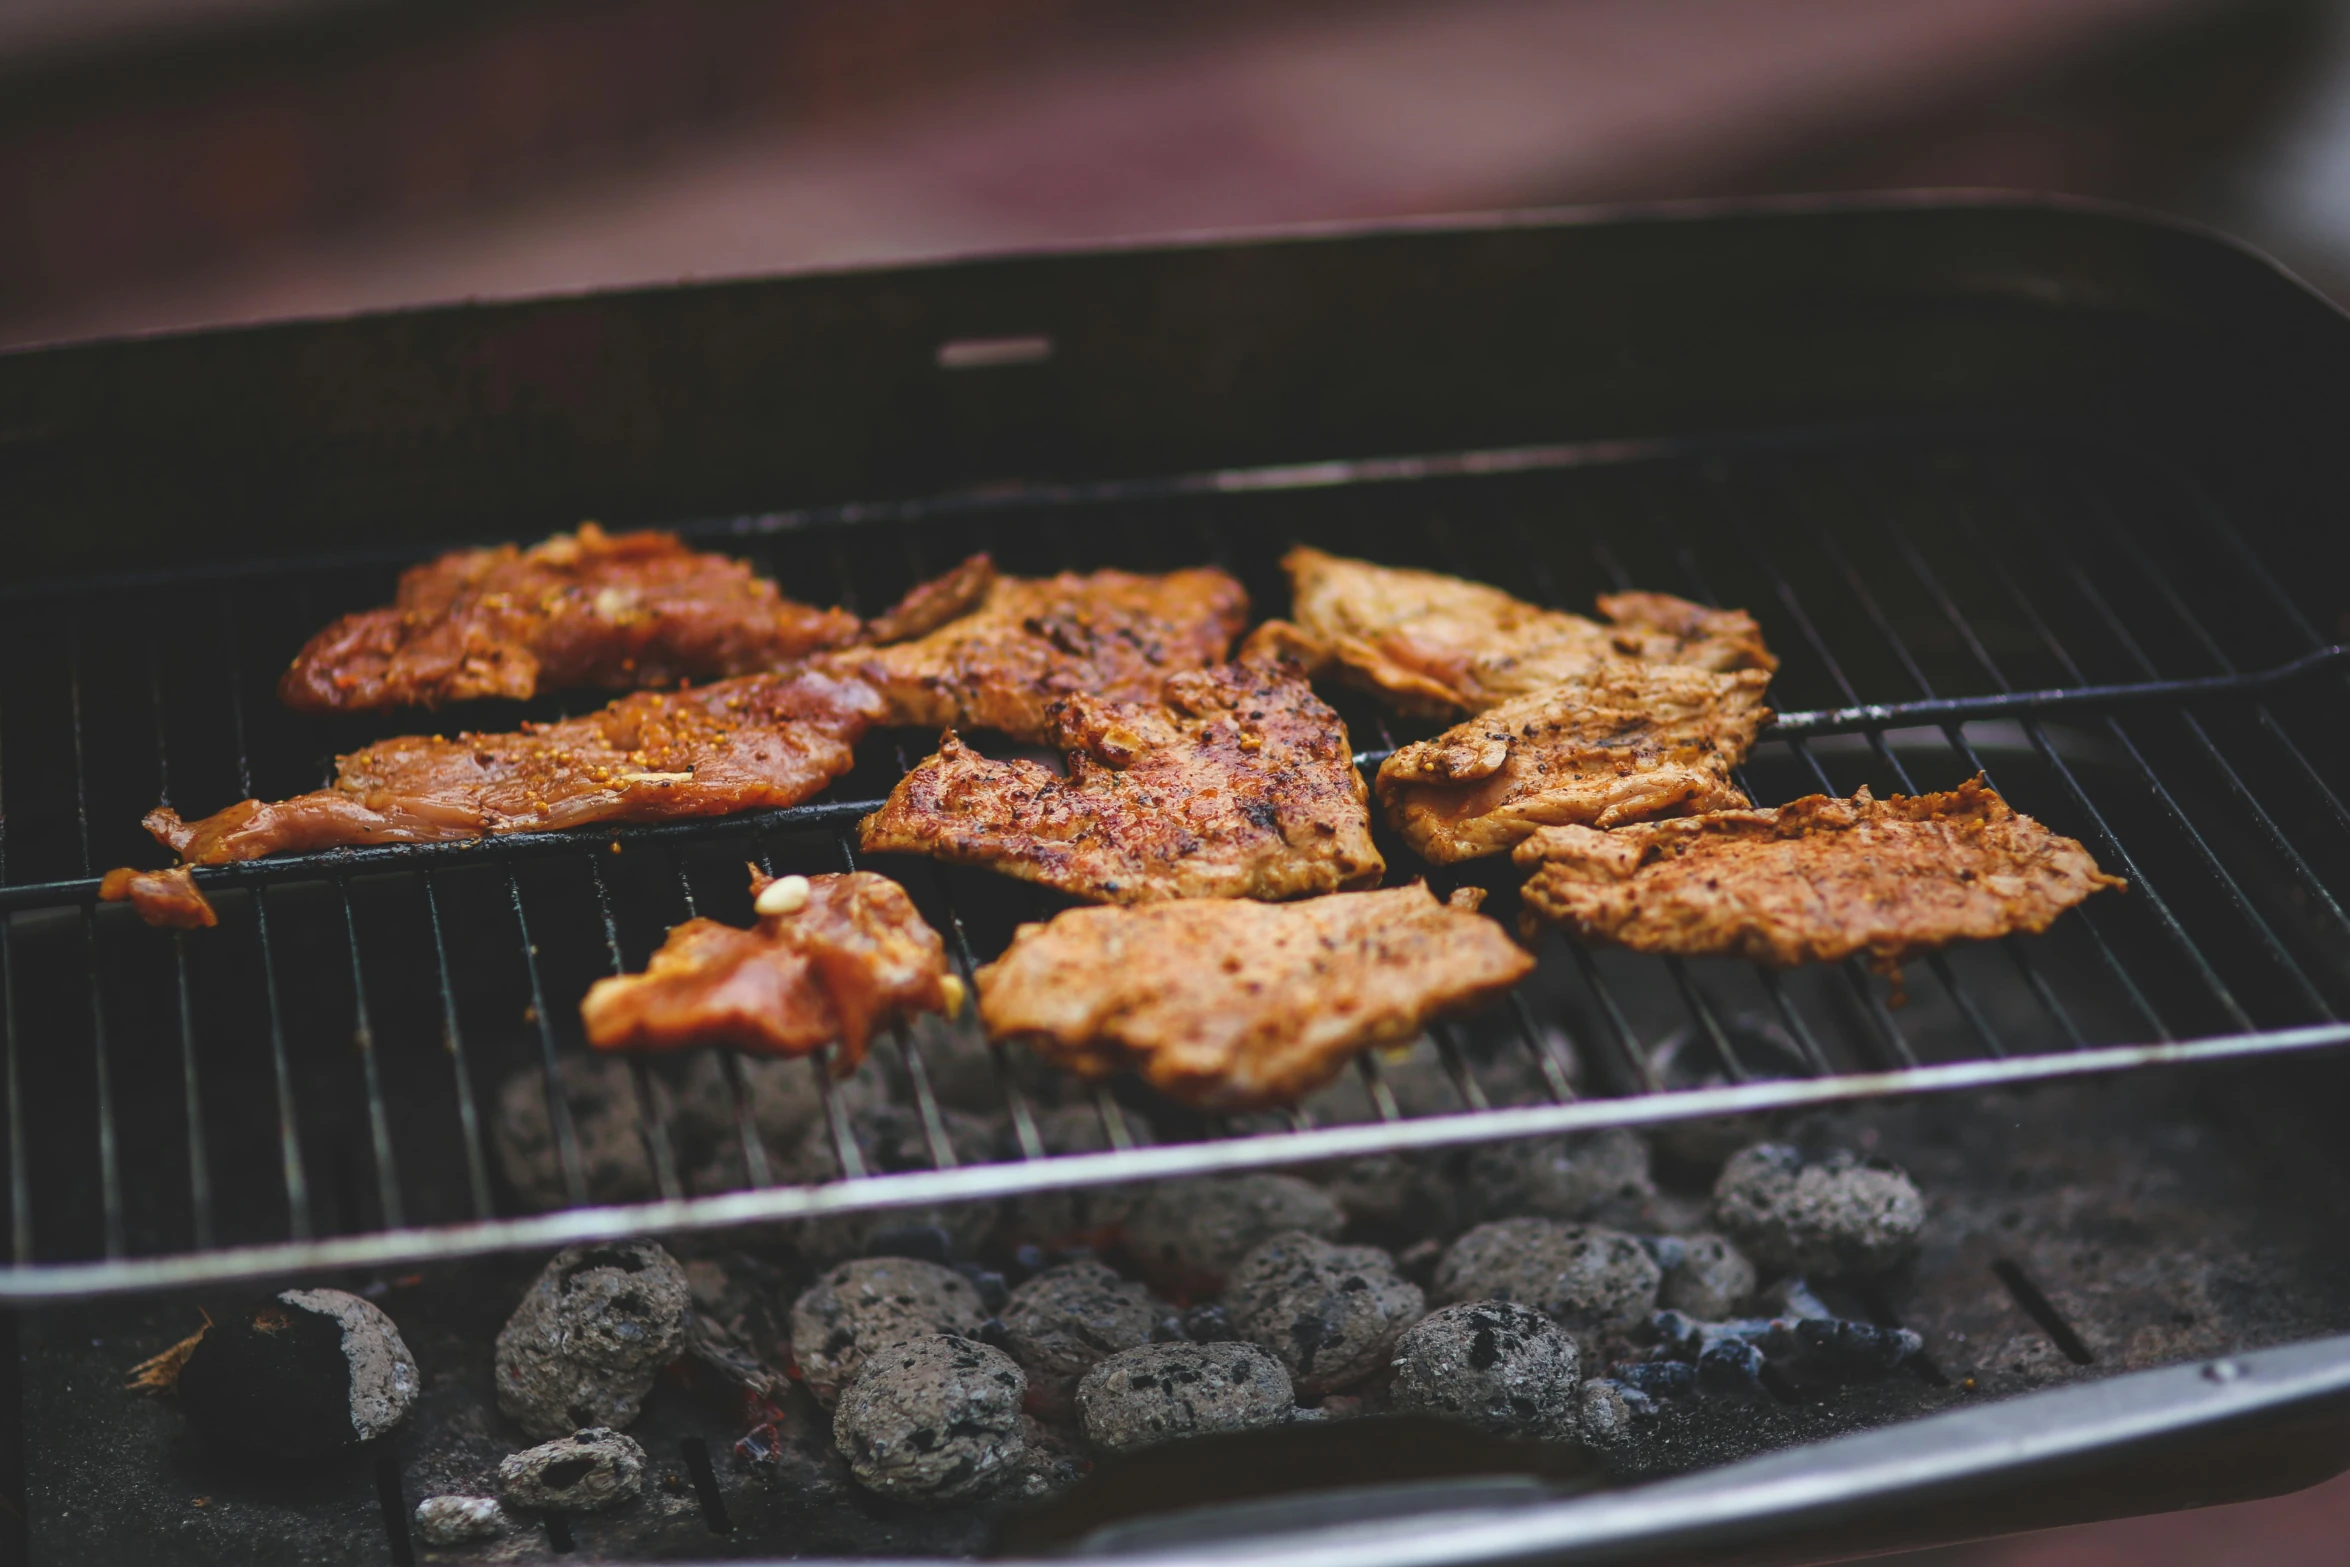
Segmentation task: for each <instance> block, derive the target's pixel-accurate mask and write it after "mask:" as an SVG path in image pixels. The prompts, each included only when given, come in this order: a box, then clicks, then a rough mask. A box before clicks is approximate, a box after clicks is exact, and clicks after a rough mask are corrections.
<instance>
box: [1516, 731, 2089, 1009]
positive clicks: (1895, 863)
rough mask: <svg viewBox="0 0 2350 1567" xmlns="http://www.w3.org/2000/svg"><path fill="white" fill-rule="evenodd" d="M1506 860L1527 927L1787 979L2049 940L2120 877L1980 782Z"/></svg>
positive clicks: (1599, 835) (1630, 832)
mask: <svg viewBox="0 0 2350 1567" xmlns="http://www.w3.org/2000/svg"><path fill="white" fill-rule="evenodd" d="M1514 858H1515V859H1516V860H1517V862H1518V864H1520V865H1522V866H1524V867H1526V868H1527V869H1528V870H1530V871H1531V872H1532V873H1533V874H1532V875H1531V876H1530V877H1529V878H1528V879H1527V882H1526V885H1525V889H1524V899H1525V906H1526V909H1527V914H1528V918H1529V919H1530V920H1531V919H1532V918H1534V917H1537V916H1539V917H1540V918H1542V919H1546V920H1551V921H1555V922H1556V923H1558V924H1560V925H1563V926H1565V927H1566V928H1567V929H1568V930H1569V931H1570V932H1572V933H1573V934H1575V935H1577V936H1580V937H1582V938H1584V939H1585V940H1588V941H1613V942H1619V943H1621V944H1622V945H1624V946H1627V947H1631V948H1633V949H1635V950H1637V951H1641V952H1675V953H1682V954H1686V955H1689V956H1697V955H1699V954H1705V953H1727V954H1730V955H1733V956H1736V957H1743V958H1750V959H1752V960H1754V961H1755V962H1758V963H1772V964H1778V965H1781V966H1785V965H1789V964H1795V963H1801V962H1804V961H1806V960H1807V959H1809V960H1818V961H1823V962H1825V961H1831V960H1834V959H1838V958H1844V957H1849V956H1851V955H1852V954H1854V953H1864V954H1866V955H1867V956H1868V958H1869V960H1870V961H1871V962H1872V963H1873V964H1875V965H1876V966H1877V967H1879V968H1880V969H1885V970H1890V969H1891V968H1892V967H1893V966H1894V965H1896V964H1898V963H1899V962H1901V960H1902V959H1904V958H1906V957H1908V956H1910V955H1911V954H1913V953H1917V952H1923V951H1927V950H1930V949H1932V948H1935V947H1940V946H1944V945H1946V944H1948V943H1950V942H1953V941H1964V940H1976V941H1980V940H1987V939H1989V938H1990V937H1993V936H2004V935H2006V934H2007V933H2009V932H2010V931H2018V930H2021V931H2032V932H2038V931H2042V930H2046V929H2047V928H2048V926H2049V924H2050V922H2051V921H2053V920H2054V919H2055V918H2056V916H2057V915H2059V914H2061V913H2063V912H2064V911H2065V910H2066V909H2069V908H2071V907H2072V906H2073V905H2074V904H2076V903H2078V902H2080V901H2081V900H2082V899H2083V898H2086V897H2088V896H2089V894H2091V893H2093V892H2095V891H2097V890H2098V889H2099V888H2100V887H2119V886H2122V885H2123V883H2122V881H2121V879H2120V878H2119V877H2115V876H2108V875H2106V874H2105V873H2104V872H2103V871H2100V870H2099V869H2098V868H2097V862H2096V861H2095V860H2093V859H2091V858H2090V857H2089V851H2088V850H2087V849H2085V848H2083V847H2082V846H2081V845H2080V844H2079V843H2078V842H2076V841H2075V840H2073V839H2071V838H2066V837H2062V836H2060V835H2058V834H2056V833H2052V832H2050V831H2049V830H2048V829H2047V828H2045V827H2043V826H2041V825H2040V824H2039V823H2038V822H2036V821H2034V820H2032V818H2030V817H2029V816H2020V815H2018V814H2016V812H2015V811H2013V810H2011V809H2010V808H2009V807H2008V804H2007V802H2006V801H2005V800H2002V799H2001V798H2000V797H1999V796H1998V794H1997V793H1995V792H1994V791H1993V790H1992V789H1991V788H1990V787H1989V786H1988V785H1986V784H1985V783H1984V782H1983V780H1982V779H1981V778H1979V777H1978V778H1975V779H1972V780H1970V781H1969V782H1967V783H1965V784H1962V785H1960V786H1959V787H1958V788H1956V789H1954V790H1952V791H1950V792H1949V793H1947V794H1921V795H1914V796H1907V795H1895V796H1894V797H1893V798H1891V799H1889V800H1877V799H1872V798H1871V797H1870V795H1869V792H1868V791H1867V790H1866V789H1863V790H1862V791H1861V792H1860V793H1858V794H1856V795H1854V796H1853V797H1852V798H1851V799H1849V800H1840V799H1837V798H1835V797H1834V796H1832V795H1824V794H1815V795H1808V796H1806V797H1805V798H1803V799H1800V800H1796V801H1793V802H1791V803H1789V804H1787V805H1783V806H1780V807H1779V808H1777V809H1776V810H1766V811H1722V812H1717V813H1716V814H1714V815H1711V816H1693V817H1688V818H1685V819H1682V820H1679V821H1665V822H1643V823H1639V824H1636V825H1634V826H1630V827H1619V828H1617V829H1616V830H1615V831H1614V832H1595V831H1593V830H1592V829H1591V828H1589V827H1545V828H1543V829H1542V830H1541V831H1539V832H1537V833H1535V834H1534V835H1533V836H1532V837H1530V838H1528V839H1527V840H1526V841H1525V842H1524V843H1521V844H1519V845H1518V847H1517V850H1516V853H1515V855H1514Z"/></svg>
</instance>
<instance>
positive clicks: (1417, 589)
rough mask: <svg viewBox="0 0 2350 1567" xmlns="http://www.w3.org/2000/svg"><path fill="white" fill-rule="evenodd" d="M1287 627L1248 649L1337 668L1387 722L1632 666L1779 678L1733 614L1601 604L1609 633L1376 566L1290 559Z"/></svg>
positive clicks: (1611, 599)
mask: <svg viewBox="0 0 2350 1567" xmlns="http://www.w3.org/2000/svg"><path fill="white" fill-rule="evenodd" d="M1281 564H1282V566H1283V568H1284V569H1286V570H1287V571H1288V573H1289V582H1290V596H1291V608H1290V616H1291V619H1290V621H1268V622H1267V623H1266V624H1265V625H1263V626H1260V627H1259V628H1258V629H1257V631H1256V632H1255V633H1254V634H1253V635H1252V636H1251V638H1250V646H1251V647H1252V649H1269V650H1279V651H1284V652H1287V653H1289V654H1290V656H1292V657H1294V658H1297V659H1298V660H1299V661H1300V662H1302V663H1304V664H1305V665H1306V666H1307V667H1308V669H1309V670H1313V671H1316V672H1318V671H1320V670H1322V669H1324V668H1328V667H1331V666H1333V665H1334V666H1336V668H1337V669H1338V671H1339V672H1340V673H1341V674H1342V675H1343V676H1344V677H1345V678H1346V679H1347V680H1349V681H1350V682H1352V683H1354V684H1356V685H1360V686H1365V687H1368V688H1369V689H1371V690H1373V691H1376V692H1378V693H1380V694H1381V695H1382V696H1383V697H1385V698H1386V700H1387V701H1388V702H1389V704H1390V705H1392V706H1394V707H1395V708H1396V709H1397V710H1398V711H1401V712H1406V713H1414V714H1419V715H1422V716H1426V717H1435V718H1441V717H1445V716H1447V715H1449V714H1452V713H1455V712H1459V711H1462V710H1466V711H1468V712H1472V713H1475V712H1482V711H1484V710H1485V709H1486V708H1489V707H1492V706H1494V705H1495V704H1496V703H1500V702H1506V701H1508V700H1509V699H1510V698H1512V697H1518V696H1527V695H1531V694H1532V693H1534V692H1536V691H1540V690H1544V689H1546V688H1548V687H1550V686H1554V685H1557V684H1559V683H1560V682H1561V681H1564V680H1568V679H1572V678H1573V677H1574V676H1576V675H1578V674H1580V673H1582V672H1583V671H1585V670H1587V669H1589V668H1590V667H1591V666H1592V665H1593V664H1596V663H1598V662H1600V661H1601V660H1603V659H1611V658H1638V659H1646V660H1649V661H1651V662H1654V663H1662V664H1689V665H1693V666H1695V667H1696V668H1699V669H1711V670H1731V669H1761V670H1771V669H1776V668H1777V667H1778V663H1779V661H1778V660H1777V659H1776V658H1773V657H1772V656H1771V653H1770V650H1769V649H1767V648H1765V647H1764V646H1763V640H1762V630H1761V628H1760V627H1758V626H1757V625H1756V624H1755V623H1754V620H1753V618H1752V617H1751V616H1749V615H1747V614H1746V612H1745V611H1743V610H1735V609H1729V610H1721V609H1708V608H1706V607H1705V606H1704V605H1702V604H1692V603H1690V602H1689V601H1688V600H1686V599H1677V598H1674V597H1672V596H1671V595H1670V594H1665V593H1609V594H1603V595H1602V596H1601V597H1600V600H1599V612H1600V613H1601V614H1603V615H1605V616H1607V618H1608V620H1609V621H1610V622H1611V624H1609V625H1604V626H1603V625H1601V624H1599V623H1598V622H1597V621H1593V620H1586V619H1584V618H1583V617H1582V616H1581V615H1570V614H1567V613H1565V612H1564V611H1561V610H1555V609H1544V608H1542V607H1540V606H1539V605H1535V604H1529V603H1527V602H1525V601H1524V600H1523V599H1516V598H1512V597H1511V596H1510V595H1509V594H1507V593H1504V592H1502V591H1501V589H1499V588H1493V587H1487V586H1486V585H1485V584H1483V583H1481V582H1468V581H1464V580H1462V579H1461V578H1459V577H1447V576H1444V575H1442V574H1441V573H1438V572H1433V571H1411V570H1406V569H1404V568H1402V567H1397V566H1380V565H1375V564H1373V563H1372V562H1370V561H1365V560H1350V559H1347V558H1346V557H1344V556H1340V555H1328V554H1325V553H1323V552H1322V551H1321V550H1317V549H1307V548H1303V547H1301V548H1298V549H1293V550H1291V551H1290V552H1289V553H1288V554H1287V555H1285V556H1283V557H1282V558H1281Z"/></svg>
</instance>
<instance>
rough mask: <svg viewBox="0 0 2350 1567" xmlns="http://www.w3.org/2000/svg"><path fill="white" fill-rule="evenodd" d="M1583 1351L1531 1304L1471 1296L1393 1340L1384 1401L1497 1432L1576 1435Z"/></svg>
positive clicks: (1556, 1437) (1401, 1410) (1551, 1437)
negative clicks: (1392, 1365)
mask: <svg viewBox="0 0 2350 1567" xmlns="http://www.w3.org/2000/svg"><path fill="white" fill-rule="evenodd" d="M1581 1370H1582V1354H1581V1352H1580V1351H1579V1350H1578V1349H1577V1348H1576V1346H1575V1336H1574V1335H1573V1334H1571V1333H1569V1332H1568V1331H1567V1330H1566V1329H1564V1328H1562V1327H1560V1326H1559V1325H1558V1324H1557V1323H1555V1322H1553V1321H1551V1319H1550V1318H1549V1317H1547V1316H1545V1315H1544V1314H1543V1313H1541V1312H1539V1311H1536V1310H1535V1309H1534V1308H1533V1307H1531V1306H1521V1305H1518V1304H1517V1303H1515V1302H1514V1301H1506V1300H1474V1301H1465V1302H1463V1303H1462V1304H1460V1305H1457V1306H1446V1307H1443V1308H1442V1309H1440V1310H1438V1311H1434V1312H1431V1313H1430V1314H1429V1315H1427V1316H1426V1317H1423V1318H1422V1319H1421V1320H1420V1321H1419V1322H1418V1323H1416V1324H1414V1325H1413V1327H1412V1328H1411V1330H1410V1331H1409V1332H1407V1333H1405V1334H1404V1336H1403V1337H1402V1338H1401V1339H1399V1340H1397V1341H1396V1346H1395V1382H1394V1385H1393V1386H1392V1388H1391V1389H1390V1390H1389V1394H1388V1397H1389V1401H1390V1403H1391V1405H1392V1406H1393V1408H1394V1409H1395V1410H1396V1412H1397V1413H1398V1414H1414V1415H1434V1416H1437V1417H1439V1418H1441V1419H1445V1420H1455V1421H1459V1422H1461V1423H1462V1424H1464V1425H1471V1426H1475V1427H1476V1428H1477V1429H1478V1430H1480V1431H1489V1432H1491V1433H1493V1434H1494V1435H1496V1436H1522V1437H1534V1438H1538V1439H1540V1440H1543V1441H1552V1442H1563V1441H1571V1440H1573V1439H1574V1438H1575V1437H1576V1436H1577V1435H1578V1434H1579V1432H1580V1429H1581V1423H1582V1407H1583V1406H1582V1402H1581V1398H1580V1396H1579V1376H1580V1373H1581Z"/></svg>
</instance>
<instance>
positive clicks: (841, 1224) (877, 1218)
mask: <svg viewBox="0 0 2350 1567" xmlns="http://www.w3.org/2000/svg"><path fill="white" fill-rule="evenodd" d="M940 1119H941V1121H942V1122H943V1123H944V1126H945V1129H946V1135H947V1146H948V1147H949V1148H951V1149H952V1150H953V1151H954V1155H955V1162H956V1163H957V1164H958V1165H962V1166H966V1167H968V1166H970V1165H975V1164H988V1163H991V1162H992V1161H994V1160H995V1158H996V1157H997V1152H998V1151H997V1140H998V1139H997V1128H996V1127H995V1126H994V1125H992V1124H990V1123H989V1122H987V1121H984V1120H982V1119H980V1118H979V1117H978V1116H974V1115H965V1114H963V1113H962V1112H960V1111H956V1110H942V1111H941V1112H940ZM849 1123H850V1129H851V1130H852V1131H853V1132H854V1133H855V1134H856V1139H857V1150H858V1152H859V1154H860V1155H862V1156H863V1158H864V1160H865V1164H866V1167H867V1168H868V1169H869V1170H871V1171H872V1172H873V1173H875V1174H877V1175H897V1174H903V1173H905V1172H906V1171H909V1170H930V1169H935V1168H936V1165H935V1163H934V1162H933V1160H932V1157H931V1151H930V1139H929V1137H928V1136H927V1135H926V1133H925V1132H924V1130H923V1125H922V1118H921V1116H920V1115H919V1114H917V1113H916V1112H915V1111H913V1110H912V1109H909V1108H907V1107H905V1106H903V1105H893V1104H881V1103H874V1104H867V1105H864V1106H861V1107H859V1108H858V1109H856V1110H855V1111H854V1112H853V1113H852V1114H851V1115H850V1117H849ZM786 1168H787V1169H788V1170H789V1171H790V1172H791V1176H792V1178H793V1179H794V1180H799V1181H806V1182H811V1183H817V1182H825V1181H836V1180H838V1179H840V1152H839V1150H838V1149H837V1148H836V1147H834V1145H833V1140H832V1128H831V1126H830V1125H829V1124H828V1123H827V1122H825V1121H823V1120H818V1121H817V1122H815V1123H814V1124H813V1125H811V1126H810V1127H809V1128H808V1129H807V1131H806V1132H805V1133H804V1134H803V1135H802V1136H801V1138H800V1144H799V1147H798V1148H797V1149H796V1150H795V1151H794V1152H793V1154H792V1156H791V1158H790V1159H789V1160H788V1161H787V1163H786ZM997 1207H998V1205H997V1204H996V1203H993V1202H958V1203H942V1204H940V1205H939V1206H937V1207H933V1208H896V1209H891V1210H888V1211H886V1212H882V1213H845V1214H838V1215H832V1216H827V1217H824V1218H818V1219H807V1220H803V1221H801V1222H800V1223H798V1224H796V1225H794V1226H792V1230H791V1237H792V1244H794V1245H795V1246H797V1247H799V1249H800V1250H801V1251H802V1252H804V1253H806V1254H807V1255H809V1256H811V1257H814V1258H817V1259H819V1260H821V1261H825V1262H833V1261H838V1260H841V1259H843V1258H848V1257H858V1256H864V1255H866V1254H867V1253H869V1252H873V1251H877V1250H880V1249H882V1248H881V1246H879V1245H877V1244H876V1242H877V1240H884V1239H886V1237H888V1236H889V1235H892V1234H901V1235H902V1234H904V1233H906V1232H908V1231H909V1230H912V1229H915V1228H928V1229H931V1230H934V1231H936V1232H937V1233H938V1234H940V1235H942V1236H944V1237H945V1243H946V1248H947V1253H948V1255H949V1256H953V1257H968V1256H971V1255H972V1254H973V1253H974V1252H976V1251H977V1250H978V1249H979V1247H980V1246H981V1244H982V1243H983V1242H985V1241H986V1239H987V1237H988V1234H989V1232H990V1231H992V1230H993V1229H994V1228H995V1225H996V1212H997Z"/></svg>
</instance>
